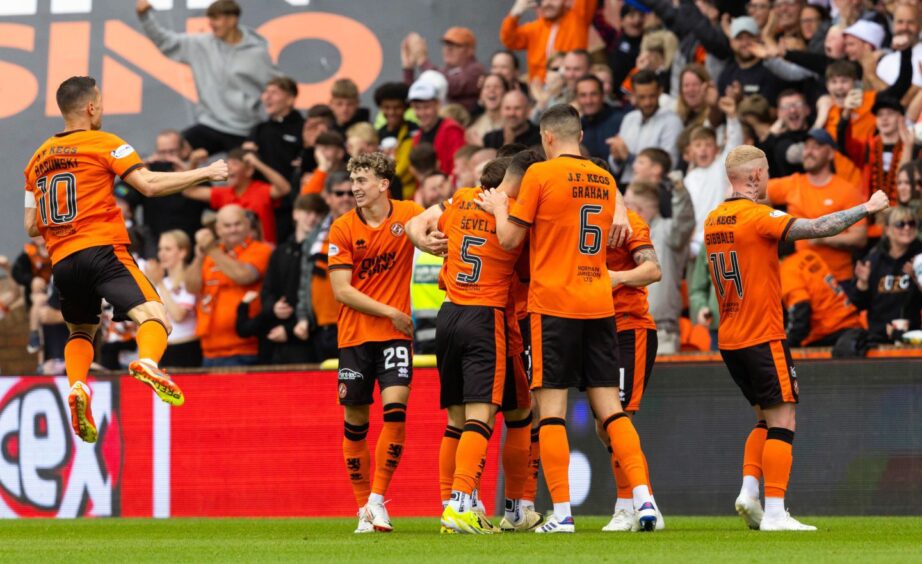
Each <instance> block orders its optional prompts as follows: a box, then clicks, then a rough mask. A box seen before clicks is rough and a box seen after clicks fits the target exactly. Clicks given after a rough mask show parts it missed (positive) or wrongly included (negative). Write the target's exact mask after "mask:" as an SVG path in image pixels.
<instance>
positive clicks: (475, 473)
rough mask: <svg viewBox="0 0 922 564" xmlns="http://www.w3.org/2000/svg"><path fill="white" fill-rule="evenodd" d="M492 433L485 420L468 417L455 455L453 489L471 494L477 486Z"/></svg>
mask: <svg viewBox="0 0 922 564" xmlns="http://www.w3.org/2000/svg"><path fill="white" fill-rule="evenodd" d="M492 434H493V430H492V429H490V426H489V425H487V424H486V423H484V422H483V421H477V420H475V419H468V420H467V421H465V422H464V432H463V433H462V434H461V441H460V442H458V454H457V455H456V456H455V478H454V481H453V482H452V484H451V489H452V491H459V492H464V493H466V494H471V493H473V491H474V489H476V488H477V485H478V484H479V483H480V476H481V474H482V473H483V466H484V463H485V462H486V453H487V447H488V446H489V444H490V436H491V435H492Z"/></svg>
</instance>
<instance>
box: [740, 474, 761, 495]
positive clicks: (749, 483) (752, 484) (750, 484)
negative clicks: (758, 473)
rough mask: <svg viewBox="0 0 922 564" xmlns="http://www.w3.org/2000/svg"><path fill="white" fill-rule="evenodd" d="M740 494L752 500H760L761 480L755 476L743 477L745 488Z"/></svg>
mask: <svg viewBox="0 0 922 564" xmlns="http://www.w3.org/2000/svg"><path fill="white" fill-rule="evenodd" d="M740 493H741V494H745V495H746V496H747V497H751V498H752V499H759V479H758V478H756V477H755V476H743V487H742V488H741V489H740Z"/></svg>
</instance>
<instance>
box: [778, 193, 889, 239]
mask: <svg viewBox="0 0 922 564" xmlns="http://www.w3.org/2000/svg"><path fill="white" fill-rule="evenodd" d="M889 205H890V200H889V198H887V195H886V194H884V193H883V192H882V191H881V190H878V191H876V192H874V194H872V195H871V197H870V199H868V201H867V202H865V203H863V204H861V205H860V206H855V207H853V208H851V209H847V210H844V211H840V212H835V213H830V214H826V215H824V216H822V217H818V218H816V219H802V218H798V219H795V220H794V223H793V224H792V225H791V228H790V229H788V233H787V237H785V240H786V241H800V240H802V239H821V238H823V237H831V236H833V235H838V234H839V233H841V232H843V231H845V230H846V229H848V228H849V227H851V226H852V225H854V224H856V223H858V222H859V221H861V220H862V219H864V218H866V217H867V216H869V215H873V214H875V213H877V212H879V211H882V210H885V209H887V207H888V206H889Z"/></svg>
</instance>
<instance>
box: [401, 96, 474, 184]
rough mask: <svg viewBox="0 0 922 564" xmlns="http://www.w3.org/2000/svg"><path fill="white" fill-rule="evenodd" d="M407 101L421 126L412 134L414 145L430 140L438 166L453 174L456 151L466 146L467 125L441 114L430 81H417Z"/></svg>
mask: <svg viewBox="0 0 922 564" xmlns="http://www.w3.org/2000/svg"><path fill="white" fill-rule="evenodd" d="M407 101H408V102H410V107H412V108H413V112H414V113H415V114H416V120H417V121H418V122H419V129H418V130H416V133H415V134H413V146H416V145H419V144H420V143H431V144H432V146H433V147H435V154H436V156H437V157H438V161H439V169H440V170H441V171H442V172H444V173H445V174H447V175H451V173H452V171H453V170H454V168H455V151H457V150H458V149H460V148H461V147H462V146H463V145H464V128H463V127H461V125H460V124H459V123H458V122H456V121H454V120H453V119H451V118H442V117H439V107H440V106H441V103H440V102H439V94H438V91H437V90H436V88H435V86H433V85H432V84H431V83H429V82H425V81H423V80H417V81H416V82H414V83H413V85H412V86H410V94H409V95H408V96H407Z"/></svg>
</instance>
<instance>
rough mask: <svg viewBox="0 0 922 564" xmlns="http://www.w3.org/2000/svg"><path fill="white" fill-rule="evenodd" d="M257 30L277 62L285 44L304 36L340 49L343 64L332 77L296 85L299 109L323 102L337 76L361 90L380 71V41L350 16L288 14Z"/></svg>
mask: <svg viewBox="0 0 922 564" xmlns="http://www.w3.org/2000/svg"><path fill="white" fill-rule="evenodd" d="M257 31H258V32H259V33H260V34H262V35H263V36H264V37H265V38H266V39H268V40H269V54H270V55H271V56H272V59H273V60H274V61H276V62H278V60H279V55H280V54H281V53H282V51H284V50H285V47H288V46H289V45H291V44H292V43H295V42H298V41H303V40H305V39H319V40H321V41H327V42H329V43H331V44H333V46H334V47H336V48H337V49H338V50H339V54H340V57H341V58H342V64H341V65H340V67H339V69H338V70H337V71H336V73H334V74H333V76H331V77H330V78H328V79H327V80H324V81H323V82H314V83H310V84H306V83H299V84H298V99H297V101H296V105H297V107H298V108H308V107H310V106H311V105H313V104H315V103H318V102H326V101H327V100H328V99H329V97H330V87H331V86H332V85H333V82H334V81H335V80H336V79H338V78H343V77H349V78H351V79H352V80H354V81H355V83H356V84H357V85H358V87H359V90H360V91H364V90H366V89H368V88H369V87H370V86H371V85H372V84H374V82H375V79H377V78H378V74H380V72H381V66H382V64H383V61H384V56H383V53H382V50H381V43H380V42H379V41H378V38H377V37H376V36H375V34H374V33H373V32H372V31H371V30H370V29H368V28H367V27H365V26H364V25H362V24H361V23H359V22H357V21H355V20H353V19H351V18H347V17H344V16H340V15H336V14H328V13H323V12H312V13H302V14H290V15H287V16H281V17H278V18H275V19H273V20H269V21H268V22H266V23H264V24H263V25H262V26H260V27H259V29H258V30H257Z"/></svg>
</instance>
